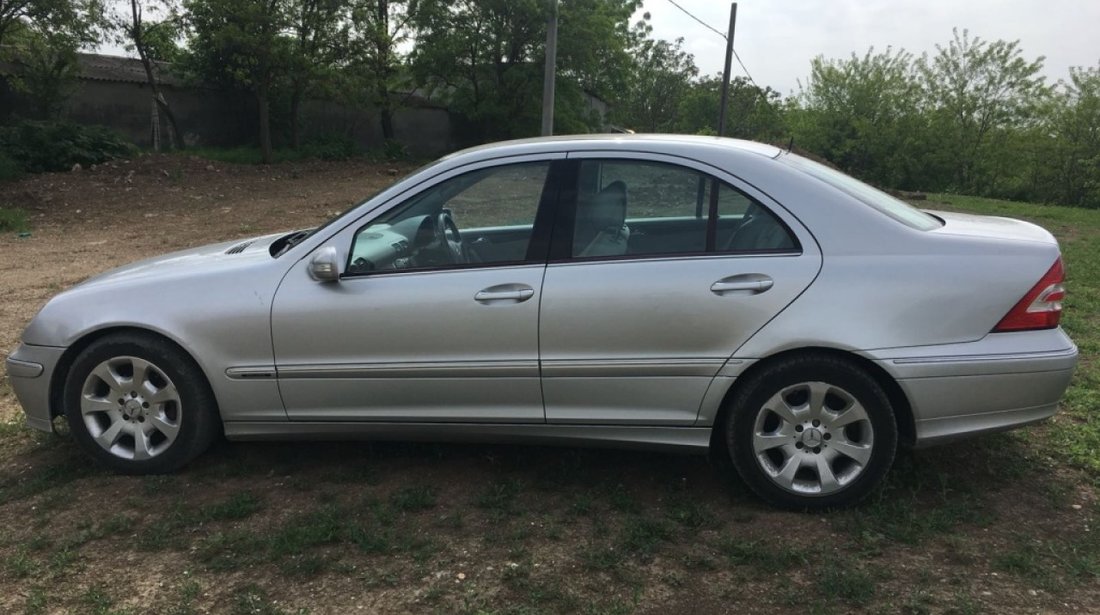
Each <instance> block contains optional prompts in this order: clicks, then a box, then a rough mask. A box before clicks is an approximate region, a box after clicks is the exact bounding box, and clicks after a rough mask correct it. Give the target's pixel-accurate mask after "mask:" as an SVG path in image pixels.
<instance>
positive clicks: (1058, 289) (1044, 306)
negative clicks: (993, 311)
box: [993, 257, 1066, 333]
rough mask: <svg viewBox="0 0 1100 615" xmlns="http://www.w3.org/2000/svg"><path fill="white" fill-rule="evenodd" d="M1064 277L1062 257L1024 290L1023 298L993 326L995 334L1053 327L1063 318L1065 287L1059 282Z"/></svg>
mask: <svg viewBox="0 0 1100 615" xmlns="http://www.w3.org/2000/svg"><path fill="white" fill-rule="evenodd" d="M1065 279H1066V275H1065V270H1064V269H1063V268H1062V257H1058V260H1056V261H1054V264H1053V265H1052V266H1051V267H1050V270H1049V271H1047V272H1046V274H1045V275H1043V277H1042V278H1041V279H1040V280H1039V283H1038V284H1036V285H1035V286H1033V287H1031V290H1029V291H1027V294H1026V295H1024V298H1023V299H1020V301H1019V303H1017V304H1016V305H1014V306H1013V307H1012V309H1011V310H1009V312H1008V314H1005V317H1004V318H1002V319H1001V322H999V323H997V326H996V327H994V328H993V332H994V333H1000V332H1004V331H1029V330H1033V329H1053V328H1054V327H1057V326H1058V322H1059V321H1060V320H1061V319H1062V299H1065V297H1066V289H1065V287H1064V286H1062V281H1063V280H1065Z"/></svg>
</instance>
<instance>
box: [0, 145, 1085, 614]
mask: <svg viewBox="0 0 1100 615" xmlns="http://www.w3.org/2000/svg"><path fill="white" fill-rule="evenodd" d="M408 170H409V168H408V167H401V166H390V165H377V164H370V163H367V162H346V163H320V162H317V163H288V164H282V165H275V166H272V167H258V166H234V165H228V164H222V163H217V162H208V161H206V160H200V159H195V158H189V157H185V156H143V157H140V158H138V159H136V160H133V161H129V162H117V163H112V164H108V165H104V166H100V167H97V168H94V169H85V170H82V171H79V172H71V173H60V174H51V175H42V176H35V177H31V178H28V179H25V180H21V181H19V182H15V183H10V184H0V205H2V206H8V207H19V208H22V209H24V210H26V211H27V212H28V214H29V216H30V222H31V225H32V228H31V233H30V235H29V236H27V237H17V236H16V234H15V233H10V232H6V233H3V234H2V235H0V354H2V351H6V350H7V349H10V348H13V347H14V346H15V344H16V343H17V341H18V338H19V334H20V332H21V330H22V329H23V327H24V326H25V325H26V323H27V321H28V320H29V319H30V318H31V317H32V316H33V315H34V313H35V312H36V311H37V310H38V308H39V307H40V306H41V305H42V304H43V303H44V302H45V301H46V300H47V299H48V298H49V297H50V296H52V295H53V294H55V293H57V292H59V291H60V290H62V289H64V288H66V287H68V286H70V285H72V284H74V283H76V282H78V281H80V280H82V279H84V278H86V277H88V276H90V275H92V274H95V273H98V272H100V271H103V270H105V269H108V268H110V267H114V266H116V265H121V264H123V263H126V262H129V261H133V260H136V259H139V258H143V257H147V256H153V255H156V254H158V253H162V252H167V251H170V250H174V249H179V248H184V247H188V246H195V245H201V244H204V243H210V242H215V241H222V240H229V239H234V238H239V237H247V236H253V235H258V234H261V233H265V232H274V231H279V230H289V229H293V228H301V227H306V226H311V225H313V224H316V223H319V222H321V221H323V220H325V219H327V218H328V217H330V216H332V215H334V214H336V213H338V212H340V211H342V210H344V209H345V208H347V207H348V206H350V205H351V204H353V203H354V202H356V201H359V200H361V199H362V198H364V197H365V196H367V195H370V194H372V193H374V192H375V191H377V190H378V189H380V188H382V187H384V186H385V185H386V184H388V183H390V182H392V181H393V180H394V179H395V177H396V176H399V175H402V174H404V173H405V172H407V171H408ZM21 420H22V417H21V411H20V409H19V407H18V404H17V402H16V401H15V398H14V396H13V395H12V393H11V390H10V387H8V386H7V385H6V383H4V384H0V423H5V424H6V426H4V428H3V430H2V432H0V516H2V518H3V519H4V520H5V521H6V522H5V523H2V524H0V612H5V613H6V612H28V613H44V612H58V613H61V612H88V613H122V612H127V613H168V612H171V613H223V612H227V613H297V612H310V613H348V612H355V613H360V612H362V613H405V612H440V613H453V612H461V613H536V612H548V613H556V612H576V613H629V612H639V613H713V612H729V613H757V612H758V613H776V612H779V613H815V612H816V613H833V612H854V611H860V612H906V613H978V612H1020V613H1024V612H1027V613H1036V612H1038V613H1062V612H1065V613H1090V612H1091V613H1095V612H1100V578H1098V575H1100V539H1098V538H1097V533H1098V532H1100V530H1098V529H1097V528H1096V525H1095V519H1096V511H1097V508H1096V507H1097V504H1096V499H1097V498H1096V489H1095V486H1094V485H1095V477H1091V476H1088V475H1086V474H1085V473H1083V472H1082V471H1080V470H1076V469H1072V468H1070V467H1067V466H1066V465H1064V464H1062V463H1060V462H1058V461H1056V460H1053V459H1051V458H1050V457H1049V456H1048V455H1045V454H1044V453H1043V450H1044V446H1045V445H1046V443H1047V437H1048V436H1047V434H1046V432H1045V430H1044V428H1043V427H1038V428H1033V429H1031V430H1027V431H1025V432H1021V433H1018V434H1011V435H1000V436H992V437H987V438H981V439H979V440H976V441H974V442H970V443H961V444H957V445H950V446H945V447H941V448H938V449H936V450H934V451H927V452H925V451H918V452H905V453H902V454H901V455H900V456H899V459H898V462H897V464H896V466H895V468H894V471H893V472H892V474H891V478H890V480H889V482H888V484H887V486H886V487H885V489H884V490H883V491H882V492H881V493H879V494H877V495H876V496H874V497H873V498H872V499H871V500H870V501H869V502H868V503H866V504H865V505H863V506H861V507H860V508H857V509H855V510H851V511H844V512H840V513H832V514H827V515H804V514H792V513H779V512H775V511H773V510H770V509H768V508H767V507H765V506H763V505H762V504H760V503H759V502H758V501H757V500H755V499H754V498H753V497H752V496H750V495H748V494H747V493H746V492H745V490H744V488H743V487H742V486H740V485H739V484H738V483H737V482H736V481H728V480H726V479H725V478H723V477H720V476H719V475H717V474H716V472H715V470H714V469H713V468H712V467H711V465H710V464H709V463H708V462H707V461H706V460H705V459H701V458H694V457H681V456H674V455H662V454H652V453H631V452H611V451H588V450H573V449H550V448H539V447H509V446H450V445H411V444H410V445H402V444H387V445H382V444H378V445H367V444H333V445H322V444H232V443H223V444H220V445H218V446H217V447H216V448H215V450H214V451H212V452H211V453H210V454H208V455H206V456H204V457H203V458H202V459H201V460H200V461H199V462H197V463H196V464H193V466H191V467H189V468H187V469H186V470H185V471H183V472H181V473H179V474H176V475H172V476H168V477H153V478H149V477H146V478H139V477H124V476H116V475H112V474H110V473H107V472H105V471H103V470H101V469H99V468H96V467H93V466H92V465H90V462H89V461H87V460H86V458H85V457H84V456H83V455H82V454H81V453H80V452H79V451H78V450H77V447H76V444H75V443H74V442H71V441H69V440H68V439H67V438H63V437H46V436H40V435H36V434H33V433H31V432H29V431H28V430H26V429H24V428H22V427H21V425H20V421H21Z"/></svg>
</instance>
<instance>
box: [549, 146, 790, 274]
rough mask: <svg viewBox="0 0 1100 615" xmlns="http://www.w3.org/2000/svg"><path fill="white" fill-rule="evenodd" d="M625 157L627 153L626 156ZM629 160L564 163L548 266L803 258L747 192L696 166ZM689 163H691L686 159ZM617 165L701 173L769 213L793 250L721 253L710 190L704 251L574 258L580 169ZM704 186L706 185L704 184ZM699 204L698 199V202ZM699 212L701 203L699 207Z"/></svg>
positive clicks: (585, 156) (577, 157) (592, 155)
mask: <svg viewBox="0 0 1100 615" xmlns="http://www.w3.org/2000/svg"><path fill="white" fill-rule="evenodd" d="M624 153H625V152H624ZM629 154H631V155H630V156H623V155H622V153H618V154H617V153H615V152H606V151H592V152H588V151H584V152H571V153H570V154H569V157H568V158H567V159H566V160H564V161H562V163H563V166H567V167H569V168H570V171H571V172H568V173H563V177H562V182H563V183H562V185H561V187H560V188H559V189H560V191H561V197H560V198H559V200H558V203H557V208H558V212H557V216H556V217H555V225H554V231H553V234H552V246H551V250H550V254H549V257H548V260H547V262H549V263H551V264H560V263H592V262H605V261H606V262H617V261H628V260H635V261H638V260H668V259H680V258H694V259H697V258H706V257H714V258H723V257H745V256H800V255H802V254H803V253H804V252H805V250H804V249H803V247H802V241H801V240H800V239H799V238H798V235H797V234H796V233H795V232H794V229H792V228H791V226H790V225H789V224H787V221H786V220H784V219H783V218H782V216H779V215H777V214H776V213H775V212H774V211H773V208H771V207H768V206H767V205H766V204H764V203H762V202H761V201H760V199H758V198H756V197H753V196H752V195H750V194H748V193H746V192H745V191H744V190H741V189H740V188H738V187H736V186H734V185H733V184H732V183H730V182H728V181H725V180H723V179H722V178H720V177H718V176H716V175H714V174H712V173H708V172H707V171H704V170H702V169H699V168H696V167H694V166H690V165H686V164H683V163H681V162H670V161H667V160H660V159H657V158H653V157H646V156H644V153H643V152H629ZM684 160H690V159H686V158H685V159H684ZM592 161H596V162H617V163H632V162H633V163H637V164H658V165H666V166H670V167H678V168H681V169H684V170H686V171H691V172H694V173H698V174H699V176H700V178H701V179H704V180H706V181H709V182H714V184H713V185H725V186H726V187H727V188H729V189H730V190H733V191H735V192H737V193H738V194H740V195H742V196H744V197H745V198H746V199H748V200H749V201H750V202H751V203H754V204H756V205H757V206H758V207H761V208H762V209H764V210H765V211H767V212H768V214H769V215H771V216H772V218H774V219H775V221H776V222H778V223H779V224H780V225H782V227H783V230H785V231H786V232H787V235H788V236H789V237H790V238H791V240H792V241H793V242H794V247H793V248H787V249H775V250H730V251H725V250H719V249H718V247H717V245H716V243H717V233H718V218H719V216H718V215H717V210H718V198H717V195H718V192H717V191H716V190H713V189H712V190H711V195H712V196H711V197H710V199H709V201H710V202H709V203H706V205H707V207H706V209H707V218H706V219H707V231H706V232H707V237H706V242H705V244H704V245H705V246H706V248H705V249H704V250H702V251H698V250H696V251H692V252H665V253H646V254H621V255H611V256H573V231H574V226H575V224H576V214H577V207H578V198H579V192H580V186H579V180H580V167H581V164H582V163H583V162H592ZM703 183H705V182H703ZM697 201H698V198H697ZM696 208H697V209H698V203H697V207H696Z"/></svg>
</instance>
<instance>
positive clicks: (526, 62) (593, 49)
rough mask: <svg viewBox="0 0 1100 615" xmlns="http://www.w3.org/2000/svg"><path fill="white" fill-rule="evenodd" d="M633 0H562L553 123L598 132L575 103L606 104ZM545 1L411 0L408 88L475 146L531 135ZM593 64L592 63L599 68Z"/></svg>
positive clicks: (623, 54)
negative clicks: (455, 116)
mask: <svg viewBox="0 0 1100 615" xmlns="http://www.w3.org/2000/svg"><path fill="white" fill-rule="evenodd" d="M639 5H640V2H639V1H638V0H563V1H562V4H561V7H560V15H561V23H562V28H561V29H560V30H559V32H560V40H559V50H560V55H559V57H558V73H557V74H558V80H557V100H556V102H555V109H554V119H555V123H556V124H557V125H558V126H559V127H560V128H565V129H566V130H584V129H587V128H589V127H598V125H599V119H598V118H597V117H595V116H594V115H593V114H591V113H589V112H588V110H587V107H586V104H585V102H584V93H585V91H588V92H589V93H591V94H595V95H597V96H601V97H605V98H606V97H608V96H609V94H608V93H609V92H611V91H613V90H614V87H615V86H614V83H616V81H615V80H616V79H620V78H621V72H622V70H624V69H625V68H624V67H619V66H618V63H619V62H620V61H624V60H625V59H627V58H628V55H627V52H626V49H628V48H629V46H630V28H629V18H630V14H631V13H632V12H633V10H635V8H636V7H637V6H639ZM548 8H549V5H548V3H547V2H546V1H545V0H457V1H454V0H421V2H420V4H419V7H418V9H417V11H416V15H415V17H414V25H415V29H416V40H417V44H416V47H415V49H414V50H413V53H412V57H411V63H412V71H413V75H414V78H415V79H416V82H417V83H418V84H420V85H421V86H422V87H423V88H425V89H426V90H427V91H428V93H429V94H431V95H432V96H434V97H437V98H440V99H443V100H445V101H446V102H447V103H448V104H449V106H450V107H451V108H452V109H453V110H455V111H457V112H458V113H460V114H461V115H463V116H465V117H466V118H467V119H468V120H470V122H471V123H472V128H473V131H472V133H473V138H474V139H476V140H478V141H485V140H492V139H495V138H507V137H513V136H526V135H534V134H538V127H539V120H540V108H541V107H540V105H539V99H540V97H541V93H542V76H543V73H542V68H543V66H542V63H543V60H544V57H545V45H544V42H545V39H546V21H547V17H548V15H549V13H548ZM601 64H602V65H601Z"/></svg>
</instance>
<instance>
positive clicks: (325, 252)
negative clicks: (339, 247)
mask: <svg viewBox="0 0 1100 615" xmlns="http://www.w3.org/2000/svg"><path fill="white" fill-rule="evenodd" d="M309 275H311V276H313V279H314V280H317V281H318V282H338V281H340V257H339V255H337V254H336V248H334V247H332V246H325V247H323V248H321V249H320V250H318V251H317V253H316V254H314V255H313V258H312V259H310V261H309Z"/></svg>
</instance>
